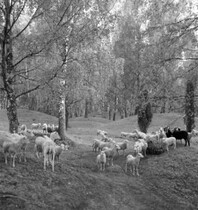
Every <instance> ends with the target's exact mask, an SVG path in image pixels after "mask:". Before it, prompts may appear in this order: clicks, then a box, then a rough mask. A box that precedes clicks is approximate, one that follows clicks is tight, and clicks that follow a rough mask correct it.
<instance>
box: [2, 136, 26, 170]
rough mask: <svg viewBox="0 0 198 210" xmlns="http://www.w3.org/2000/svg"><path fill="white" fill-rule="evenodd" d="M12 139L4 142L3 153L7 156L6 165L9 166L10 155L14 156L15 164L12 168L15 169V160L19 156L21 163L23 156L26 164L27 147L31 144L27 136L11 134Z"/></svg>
mask: <svg viewBox="0 0 198 210" xmlns="http://www.w3.org/2000/svg"><path fill="white" fill-rule="evenodd" d="M11 135H12V138H10V139H9V140H6V141H4V142H3V152H4V156H5V163H6V164H7V162H8V160H7V157H8V155H10V156H12V158H13V163H12V166H13V167H15V159H16V157H17V155H20V156H19V161H21V156H22V155H23V158H24V162H26V154H25V152H26V147H27V145H28V143H29V140H28V139H27V137H26V136H23V135H18V134H11Z"/></svg>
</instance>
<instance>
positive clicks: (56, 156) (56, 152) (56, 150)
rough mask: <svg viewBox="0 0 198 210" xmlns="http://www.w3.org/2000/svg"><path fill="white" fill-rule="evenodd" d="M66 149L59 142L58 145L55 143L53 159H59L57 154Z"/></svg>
mask: <svg viewBox="0 0 198 210" xmlns="http://www.w3.org/2000/svg"><path fill="white" fill-rule="evenodd" d="M64 150H68V148H67V147H66V146H65V145H64V144H61V145H60V146H59V145H57V144H56V146H55V160H59V156H60V154H61V153H62V151H64Z"/></svg>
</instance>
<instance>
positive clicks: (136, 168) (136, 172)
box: [136, 166, 139, 176]
mask: <svg viewBox="0 0 198 210" xmlns="http://www.w3.org/2000/svg"><path fill="white" fill-rule="evenodd" d="M136 174H137V176H139V172H138V167H137V166H136Z"/></svg>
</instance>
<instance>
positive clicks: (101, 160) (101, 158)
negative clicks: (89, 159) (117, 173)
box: [96, 151, 107, 171]
mask: <svg viewBox="0 0 198 210" xmlns="http://www.w3.org/2000/svg"><path fill="white" fill-rule="evenodd" d="M106 161H107V160H106V154H105V152H104V151H101V152H100V154H98V155H97V157H96V163H97V165H98V169H99V170H101V171H104V170H105V165H106Z"/></svg>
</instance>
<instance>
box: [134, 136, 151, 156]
mask: <svg viewBox="0 0 198 210" xmlns="http://www.w3.org/2000/svg"><path fill="white" fill-rule="evenodd" d="M147 148H148V143H147V142H146V141H145V140H144V139H138V141H136V142H135V144H134V151H135V154H138V153H143V155H144V156H145V157H146V150H147Z"/></svg>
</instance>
